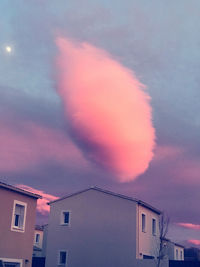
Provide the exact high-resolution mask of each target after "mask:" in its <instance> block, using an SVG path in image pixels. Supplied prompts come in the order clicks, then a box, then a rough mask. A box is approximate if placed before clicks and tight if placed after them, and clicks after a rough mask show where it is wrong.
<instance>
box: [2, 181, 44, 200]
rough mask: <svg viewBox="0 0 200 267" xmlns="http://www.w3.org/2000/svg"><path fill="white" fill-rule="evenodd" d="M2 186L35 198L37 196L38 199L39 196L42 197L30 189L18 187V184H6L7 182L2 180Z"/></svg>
mask: <svg viewBox="0 0 200 267" xmlns="http://www.w3.org/2000/svg"><path fill="white" fill-rule="evenodd" d="M0 188H4V189H6V190H10V191H14V192H17V193H19V194H22V195H26V196H29V197H33V198H36V199H37V198H42V197H41V196H40V195H37V194H34V193H31V192H29V191H26V190H23V189H21V188H18V187H16V186H13V185H10V184H6V183H3V182H0Z"/></svg>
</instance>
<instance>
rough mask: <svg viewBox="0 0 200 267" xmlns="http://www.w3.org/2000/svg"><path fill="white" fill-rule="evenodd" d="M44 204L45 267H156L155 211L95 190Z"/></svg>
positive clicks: (142, 204)
mask: <svg viewBox="0 0 200 267" xmlns="http://www.w3.org/2000/svg"><path fill="white" fill-rule="evenodd" d="M49 205H50V216H49V224H48V235H47V248H46V267H56V266H63V267H64V266H65V267H82V266H87V267H94V266H95V267H102V266H103V267H112V266H113V267H124V266H126V267H133V266H148V267H151V266H155V261H156V258H157V256H158V251H159V244H160V235H159V215H160V213H161V212H160V211H159V210H158V209H156V208H154V207H152V206H151V205H149V204H147V203H145V202H143V201H141V200H137V199H135V198H132V197H127V196H124V195H120V194H117V193H113V192H110V191H107V190H103V189H100V188H97V187H91V188H88V189H86V190H82V191H80V192H77V193H74V194H71V195H67V196H65V197H62V198H60V199H58V200H55V201H52V202H50V203H49ZM141 262H143V263H142V265H141ZM163 266H164V265H163ZM166 266H167V265H166Z"/></svg>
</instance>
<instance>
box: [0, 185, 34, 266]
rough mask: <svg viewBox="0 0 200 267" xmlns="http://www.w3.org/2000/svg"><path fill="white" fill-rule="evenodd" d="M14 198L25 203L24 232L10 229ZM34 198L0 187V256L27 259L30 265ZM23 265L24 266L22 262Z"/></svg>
mask: <svg viewBox="0 0 200 267" xmlns="http://www.w3.org/2000/svg"><path fill="white" fill-rule="evenodd" d="M14 200H18V201H22V202H25V203H27V212H26V223H25V231H24V232H15V231H11V221H12V213H13V203H14ZM36 203H37V202H36V199H34V198H31V197H27V196H25V195H22V194H19V193H16V192H13V191H9V190H6V189H3V188H0V214H1V219H0V258H15V259H23V263H24V260H25V259H27V260H29V263H27V264H26V267H29V266H31V261H32V251H33V236H34V227H35V210H36ZM23 266H25V265H24V264H23Z"/></svg>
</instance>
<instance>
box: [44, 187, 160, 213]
mask: <svg viewBox="0 0 200 267" xmlns="http://www.w3.org/2000/svg"><path fill="white" fill-rule="evenodd" d="M89 190H95V191H98V192H102V193H105V194H108V195H112V196H115V197H119V198H123V199H126V200H129V201H133V202H136V203H138V205H140V206H143V207H145V208H147V209H150V210H152V211H154V212H155V213H157V214H159V215H160V214H161V213H162V212H161V211H160V210H158V209H156V208H154V207H152V206H151V205H149V204H147V203H146V202H144V201H142V200H139V199H136V198H133V197H129V196H125V195H122V194H118V193H114V192H111V191H109V190H105V189H101V188H99V187H96V186H92V187H89V188H87V189H84V190H81V191H78V192H75V193H73V194H70V195H67V196H64V197H61V198H59V199H56V200H54V201H51V202H49V203H48V205H51V204H53V203H55V202H58V201H61V200H63V199H66V198H69V197H73V196H76V195H79V194H82V193H84V192H87V191H89Z"/></svg>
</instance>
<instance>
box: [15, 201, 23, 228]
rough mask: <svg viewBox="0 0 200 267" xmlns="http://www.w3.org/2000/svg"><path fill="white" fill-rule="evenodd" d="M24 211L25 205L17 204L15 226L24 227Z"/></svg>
mask: <svg viewBox="0 0 200 267" xmlns="http://www.w3.org/2000/svg"><path fill="white" fill-rule="evenodd" d="M24 212H25V206H22V205H19V204H16V205H15V211H14V226H15V227H18V228H21V229H22V228H23V227H24Z"/></svg>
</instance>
